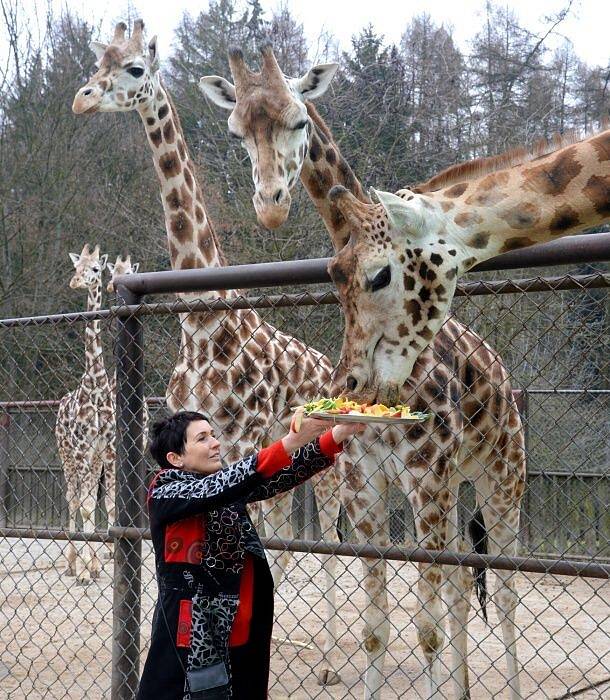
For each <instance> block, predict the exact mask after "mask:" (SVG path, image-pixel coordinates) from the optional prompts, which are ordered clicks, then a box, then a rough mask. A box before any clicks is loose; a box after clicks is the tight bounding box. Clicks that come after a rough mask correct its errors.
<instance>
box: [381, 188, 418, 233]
mask: <svg viewBox="0 0 610 700" xmlns="http://www.w3.org/2000/svg"><path fill="white" fill-rule="evenodd" d="M370 195H371V199H373V198H374V197H376V198H377V199H378V200H379V203H380V204H381V206H382V207H383V208H384V209H385V211H386V214H387V215H388V219H389V220H390V224H391V225H392V228H393V229H395V230H396V231H402V230H403V229H405V228H408V229H409V231H411V232H413V233H415V232H417V230H418V229H419V223H420V216H419V214H418V212H417V211H416V208H415V207H414V206H412V205H411V204H409V203H408V202H406V201H405V200H404V199H402V197H398V196H397V195H395V194H392V193H391V192H383V191H382V190H375V189H373V188H372V187H371V189H370Z"/></svg>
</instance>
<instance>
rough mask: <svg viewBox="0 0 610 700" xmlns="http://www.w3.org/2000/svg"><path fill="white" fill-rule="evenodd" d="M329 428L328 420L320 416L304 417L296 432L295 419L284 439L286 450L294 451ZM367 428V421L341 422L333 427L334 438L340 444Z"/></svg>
mask: <svg viewBox="0 0 610 700" xmlns="http://www.w3.org/2000/svg"><path fill="white" fill-rule="evenodd" d="M326 430H328V422H327V421H324V420H320V419H319V418H306V417H305V416H303V417H302V419H301V421H300V424H299V429H298V432H295V420H294V419H293V421H292V423H291V424H290V432H289V433H288V435H286V437H284V438H283V439H282V444H283V445H284V449H285V450H286V452H294V451H295V450H298V449H299V447H303V445H306V444H307V443H308V442H311V441H312V440H315V439H316V438H317V437H318V435H321V434H322V433H324V432H326ZM364 430H366V424H365V423H341V424H338V425H334V426H333V428H332V434H333V440H334V441H335V442H336V443H337V444H339V443H341V442H343V441H344V440H346V439H347V438H348V437H351V436H352V435H356V434H358V433H362V432H364Z"/></svg>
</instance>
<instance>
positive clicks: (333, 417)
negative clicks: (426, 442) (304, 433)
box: [307, 411, 430, 425]
mask: <svg viewBox="0 0 610 700" xmlns="http://www.w3.org/2000/svg"><path fill="white" fill-rule="evenodd" d="M307 417H308V418H319V419H320V420H328V421H332V422H334V423H387V424H390V423H392V424H394V425H395V424H397V423H403V424H404V423H422V422H423V421H425V420H427V419H428V418H429V417H430V414H428V415H427V416H426V417H425V418H392V417H391V416H353V415H350V414H349V413H321V412H320V413H316V412H315V411H314V412H312V413H310V414H308V416H307Z"/></svg>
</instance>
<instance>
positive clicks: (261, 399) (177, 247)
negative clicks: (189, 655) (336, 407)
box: [73, 20, 339, 683]
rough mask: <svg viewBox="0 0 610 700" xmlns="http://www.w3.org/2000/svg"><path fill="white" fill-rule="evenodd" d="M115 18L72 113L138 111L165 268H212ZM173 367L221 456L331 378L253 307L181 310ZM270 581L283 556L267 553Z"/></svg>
mask: <svg viewBox="0 0 610 700" xmlns="http://www.w3.org/2000/svg"><path fill="white" fill-rule="evenodd" d="M125 32H126V25H125V24H123V23H119V24H117V26H116V28H115V33H114V37H113V40H112V42H111V43H110V44H109V45H108V46H106V45H103V44H98V43H94V44H92V49H93V50H94V52H95V53H96V55H97V58H98V62H99V70H98V72H97V73H95V75H93V76H92V78H91V79H90V80H89V81H88V83H87V84H86V85H85V86H84V87H83V88H81V89H80V90H79V91H78V93H77V94H76V97H75V99H74V104H73V110H74V112H76V113H77V114H82V113H92V112H114V111H123V112H126V111H132V110H136V111H137V112H138V113H139V115H140V117H141V119H142V122H143V124H144V126H145V129H146V134H147V137H148V142H149V145H150V147H151V150H152V155H153V161H154V165H155V170H156V172H157V175H158V178H159V183H160V186H161V199H162V202H163V208H164V212H165V223H166V229H167V237H168V247H169V252H170V260H171V265H172V268H173V269H175V270H180V269H191V268H197V267H219V266H222V265H224V264H225V257H224V255H223V253H222V250H221V248H220V245H219V242H218V239H217V237H216V234H215V232H214V229H213V228H212V225H211V223H210V221H209V218H208V216H207V213H206V210H205V205H204V201H203V196H202V191H201V187H200V185H199V183H198V181H197V177H196V175H195V167H194V164H193V162H192V160H191V157H190V155H189V152H188V149H187V147H186V143H185V140H184V136H183V133H182V129H181V126H180V120H179V118H178V114H177V112H176V110H175V108H174V105H173V102H172V100H171V99H170V97H169V95H168V93H167V90H166V88H165V87H164V85H163V82H162V80H161V76H160V73H159V70H158V67H159V57H158V53H157V44H156V38H153V39H152V40H151V41H150V43H149V44H148V48H147V50H146V49H145V47H144V43H143V23H142V21H141V20H138V21H136V22H135V23H134V29H133V33H132V36H131V38H130V39H129V40H127V39H126V37H125ZM213 295H214V296H220V297H222V298H224V299H226V300H229V299H233V298H236V296H237V292H235V291H221V292H219V293H212V292H208V293H201V294H198V295H195V294H192V295H188V299H189V300H194V299H197V298H201V299H204V300H211V299H212V297H213ZM181 334H182V335H181V342H180V354H179V359H178V363H177V364H176V367H175V369H174V371H173V373H172V377H171V379H170V381H169V385H168V389H167V393H166V400H167V405H168V407H169V408H170V410H172V411H177V410H182V409H184V410H202V411H204V412H205V413H207V414H208V415H209V416H210V417H211V419H212V420H213V421H214V422H215V423H216V424H217V425H218V427H219V429H220V431H221V432H222V434H223V435H224V436H226V438H228V441H230V442H231V443H232V445H231V447H230V448H229V450H228V452H227V454H225V455H224V456H223V457H224V458H225V459H228V460H229V461H234V460H236V459H238V458H239V456H240V455H242V454H243V453H244V452H247V451H249V450H252V451H254V450H257V449H260V448H261V447H262V446H264V445H265V444H268V443H269V442H271V441H273V440H275V439H277V438H278V437H279V436H280V435H281V434H282V433H283V431H285V430H286V427H287V425H288V423H289V421H290V409H291V407H294V406H298V405H299V404H303V403H305V402H306V401H308V400H310V399H311V398H312V397H314V396H315V395H319V394H320V392H324V393H326V391H327V389H328V386H329V384H330V381H331V376H332V365H331V363H330V361H329V360H328V358H326V357H325V356H324V355H322V354H321V353H319V352H317V351H316V350H314V349H313V348H310V347H307V346H306V345H305V344H304V343H302V342H301V341H299V340H297V339H295V338H293V337H291V336H289V335H287V334H285V333H282V332H280V331H279V330H277V329H276V328H274V327H273V326H271V325H270V324H268V323H266V322H264V321H263V320H262V319H261V318H260V316H259V315H258V314H257V313H256V312H255V311H253V310H243V311H232V312H229V313H223V314H222V315H220V314H210V313H188V314H183V315H182V316H181ZM312 482H313V488H314V492H315V495H316V499H317V502H318V504H319V507H318V512H319V516H320V524H321V528H322V531H323V532H324V533H325V534H324V536H325V538H326V539H328V540H330V541H335V542H337V541H338V534H337V531H336V523H337V519H338V514H339V501H338V499H337V497H336V493H337V478H336V474H335V471H334V470H328V471H327V472H326V473H325V474H323V475H322V476H320V477H319V478H315V479H314V480H312ZM291 503H292V494H291V493H287V494H284V495H282V496H280V497H278V498H276V499H275V500H274V501H273V502H267V503H265V504H264V505H263V513H264V518H265V522H266V524H267V528H268V533H269V534H274V535H277V536H279V537H283V538H286V539H288V538H290V537H291V535H292V528H291V526H290V514H291ZM268 556H269V557H270V559H271V570H272V574H273V578H274V582H275V584H276V586H277V585H278V584H279V582H280V580H281V577H282V574H283V571H284V570H285V568H286V566H287V564H288V561H289V559H290V554H289V553H288V552H282V553H275V552H273V553H268ZM322 560H323V564H324V568H325V572H326V586H327V588H326V591H325V600H326V607H327V620H326V622H325V625H324V628H325V634H326V639H325V641H324V652H325V654H324V659H323V662H322V664H321V667H320V679H321V681H323V682H327V683H334V682H337V681H338V680H339V677H338V674H336V672H335V670H334V665H335V664H334V661H333V659H332V654H333V652H334V651H335V648H336V632H335V630H336V611H335V603H334V598H335V580H334V568H335V558H334V557H326V556H325V557H322Z"/></svg>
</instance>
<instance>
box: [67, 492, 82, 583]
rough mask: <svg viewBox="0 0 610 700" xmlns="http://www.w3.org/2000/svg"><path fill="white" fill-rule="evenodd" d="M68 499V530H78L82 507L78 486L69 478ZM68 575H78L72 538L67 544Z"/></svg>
mask: <svg viewBox="0 0 610 700" xmlns="http://www.w3.org/2000/svg"><path fill="white" fill-rule="evenodd" d="M66 481H67V484H66V500H67V501H68V532H76V515H77V513H78V511H79V508H80V503H79V500H78V494H77V486H76V484H75V483H74V481H73V480H72V479H69V480H68V479H67V480H66ZM66 560H67V562H68V566H67V568H66V575H67V576H76V547H75V546H74V542H72V540H68V544H67V546H66Z"/></svg>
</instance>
